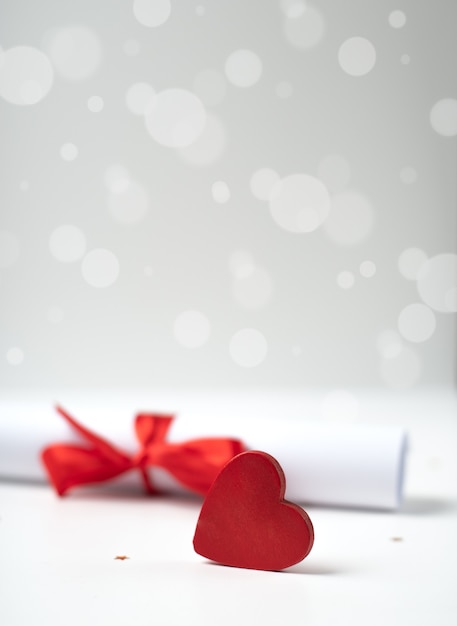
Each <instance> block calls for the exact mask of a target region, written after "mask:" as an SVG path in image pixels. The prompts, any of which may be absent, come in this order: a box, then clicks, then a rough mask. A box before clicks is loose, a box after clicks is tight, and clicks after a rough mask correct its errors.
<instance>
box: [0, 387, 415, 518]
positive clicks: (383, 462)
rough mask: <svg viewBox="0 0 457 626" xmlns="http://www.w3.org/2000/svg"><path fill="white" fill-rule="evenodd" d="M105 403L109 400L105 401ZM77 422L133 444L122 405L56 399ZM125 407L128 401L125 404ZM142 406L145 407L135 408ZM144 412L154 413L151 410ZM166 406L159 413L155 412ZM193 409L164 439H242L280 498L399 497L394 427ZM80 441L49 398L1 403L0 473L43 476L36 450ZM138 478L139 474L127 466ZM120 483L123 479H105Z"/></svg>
mask: <svg viewBox="0 0 457 626" xmlns="http://www.w3.org/2000/svg"><path fill="white" fill-rule="evenodd" d="M108 402H109V399H108ZM63 406H64V408H65V409H66V410H68V412H69V413H70V414H72V415H73V416H74V417H75V418H76V419H77V420H78V421H79V422H80V423H82V424H83V425H85V426H86V427H88V428H90V429H91V430H93V431H94V432H96V433H97V434H98V435H100V436H102V437H104V438H105V439H107V440H108V441H110V442H111V443H113V444H114V445H117V446H119V447H121V448H122V449H123V450H125V451H128V452H131V453H134V452H135V451H136V450H137V449H138V443H137V441H136V440H135V435H134V430H133V418H134V415H135V414H136V412H140V410H138V411H135V410H134V411H132V410H130V411H128V410H126V407H125V406H124V407H123V406H121V405H117V406H116V405H113V406H104V407H100V406H94V407H92V408H89V406H88V405H83V406H82V407H81V406H80V403H79V405H78V407H77V408H75V407H74V406H73V405H70V404H63ZM130 406H131V405H130ZM141 410H142V411H144V410H145V409H144V408H143V407H141ZM150 412H157V413H159V412H161V411H159V410H157V411H154V409H153V408H151V409H150ZM162 412H165V411H162ZM207 413H208V412H207V411H203V412H202V415H201V416H199V414H198V407H195V409H194V410H193V411H192V410H191V411H190V412H188V413H187V414H186V413H185V411H183V414H182V415H181V414H180V413H179V412H178V413H177V415H176V419H175V420H174V422H173V424H172V426H171V429H170V431H169V436H168V441H170V442H181V441H184V440H186V439H193V438H199V437H211V436H228V437H236V438H239V439H241V440H242V441H243V442H244V444H245V445H246V446H247V447H248V448H249V449H254V450H263V451H265V452H268V453H269V454H271V455H272V456H274V457H275V458H276V459H277V460H278V461H279V463H280V464H281V466H282V468H283V470H284V473H285V476H286V498H288V499H289V500H293V501H295V502H300V503H307V504H315V505H325V506H339V507H359V508H375V509H391V510H392V509H396V508H398V506H399V505H400V503H401V499H402V488H403V474H404V465H405V456H406V447H407V436H406V432H405V430H404V429H403V428H401V427H397V426H373V425H367V424H360V423H345V424H335V423H321V422H318V421H315V420H310V419H298V418H297V417H293V418H287V417H282V418H279V417H278V418H272V417H271V416H268V417H266V418H261V417H260V416H259V415H254V416H252V417H246V416H243V417H232V416H230V417H229V416H228V415H225V416H223V417H220V418H219V417H218V418H211V417H209V415H208V414H207ZM65 442H66V443H76V442H80V439H79V438H78V435H76V434H75V433H74V431H72V430H71V428H70V427H69V426H68V425H67V423H66V422H65V421H64V420H63V419H62V418H61V417H60V416H59V415H58V414H57V412H56V411H55V409H54V407H53V406H52V404H50V403H27V402H24V403H17V402H0V479H16V480H28V481H45V480H46V474H45V471H44V468H43V466H42V464H41V461H40V451H41V450H42V449H43V448H44V447H45V446H47V445H50V444H53V443H65ZM130 474H132V476H131V477H130V481H132V482H133V481H138V484H139V483H140V478H139V476H138V472H130ZM151 475H152V478H153V480H154V483H155V484H156V486H157V487H158V488H159V489H164V490H166V491H169V490H171V491H174V492H179V491H181V493H182V492H183V490H184V488H183V487H181V486H180V485H179V484H178V483H176V482H175V481H174V480H173V478H172V477H170V475H169V474H168V473H166V472H165V471H164V470H161V469H158V468H153V469H151ZM116 481H117V482H119V483H120V484H123V485H125V482H126V480H125V479H122V478H120V479H115V480H113V481H111V482H113V483H116Z"/></svg>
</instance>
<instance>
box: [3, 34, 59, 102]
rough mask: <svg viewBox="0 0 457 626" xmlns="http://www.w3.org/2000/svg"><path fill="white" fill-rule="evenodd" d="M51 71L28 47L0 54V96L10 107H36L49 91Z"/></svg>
mask: <svg viewBox="0 0 457 626" xmlns="http://www.w3.org/2000/svg"><path fill="white" fill-rule="evenodd" d="M53 82H54V71H53V68H52V65H51V63H50V61H49V59H48V57H47V56H46V55H45V54H44V53H43V52H41V50H38V49H37V48H32V47H29V46H16V47H14V48H10V49H9V50H5V51H4V52H1V63H0V96H1V97H2V98H4V99H5V100H6V101H7V102H10V103H11V104H18V105H22V106H27V105H33V104H37V103H38V102H39V101H40V100H42V99H43V98H44V97H45V96H46V95H47V94H48V93H49V91H50V89H51V87H52V85H53Z"/></svg>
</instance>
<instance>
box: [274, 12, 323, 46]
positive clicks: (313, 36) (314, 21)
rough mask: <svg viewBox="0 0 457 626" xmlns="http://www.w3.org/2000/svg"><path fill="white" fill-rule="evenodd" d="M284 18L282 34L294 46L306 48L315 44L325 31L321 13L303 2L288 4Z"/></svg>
mask: <svg viewBox="0 0 457 626" xmlns="http://www.w3.org/2000/svg"><path fill="white" fill-rule="evenodd" d="M286 16H287V17H286V19H285V20H284V23H283V27H284V35H285V37H286V40H287V41H288V43H289V44H290V45H291V46H293V47H294V48H298V49H302V50H306V49H308V48H313V47H314V46H317V44H318V43H320V41H321V40H322V38H323V36H324V33H325V21H324V17H323V15H322V13H321V12H320V11H319V10H318V9H316V8H315V7H313V6H311V5H309V4H304V3H301V2H300V3H293V4H290V5H289V7H288V10H287V12H286Z"/></svg>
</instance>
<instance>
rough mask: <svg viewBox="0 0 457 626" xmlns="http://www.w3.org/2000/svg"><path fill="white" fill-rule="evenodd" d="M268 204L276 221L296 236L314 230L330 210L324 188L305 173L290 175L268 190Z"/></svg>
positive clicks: (319, 182) (328, 197)
mask: <svg viewBox="0 0 457 626" xmlns="http://www.w3.org/2000/svg"><path fill="white" fill-rule="evenodd" d="M269 201H270V211H271V214H272V216H273V219H274V220H275V222H276V223H277V224H279V226H281V228H284V229H285V230H288V231H290V232H295V233H308V232H312V231H313V230H316V228H318V227H319V226H320V225H321V224H322V222H323V221H324V220H325V219H326V217H327V215H328V212H329V208H330V196H329V194H328V191H327V189H326V187H325V185H324V184H323V183H322V181H320V180H319V179H317V178H315V177H314V176H309V175H308V174H292V175H291V176H286V177H285V178H283V179H281V180H279V181H278V182H277V183H276V184H275V185H274V186H273V188H272V190H271V194H270V197H269Z"/></svg>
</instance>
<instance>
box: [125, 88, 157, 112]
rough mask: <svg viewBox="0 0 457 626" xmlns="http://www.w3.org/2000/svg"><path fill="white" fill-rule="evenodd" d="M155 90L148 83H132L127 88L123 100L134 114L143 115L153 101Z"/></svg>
mask: <svg viewBox="0 0 457 626" xmlns="http://www.w3.org/2000/svg"><path fill="white" fill-rule="evenodd" d="M155 97H156V92H155V91H154V89H153V88H152V86H151V85H149V83H134V84H133V85H130V87H129V88H128V89H127V93H126V95H125V101H126V104H127V108H128V110H129V111H130V112H131V113H133V114H134V115H144V114H145V113H146V111H147V109H148V107H149V106H151V105H152V104H153V102H154V98H155Z"/></svg>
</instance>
